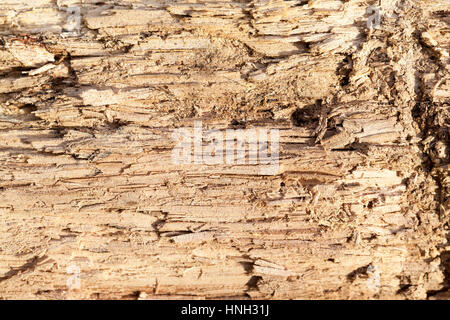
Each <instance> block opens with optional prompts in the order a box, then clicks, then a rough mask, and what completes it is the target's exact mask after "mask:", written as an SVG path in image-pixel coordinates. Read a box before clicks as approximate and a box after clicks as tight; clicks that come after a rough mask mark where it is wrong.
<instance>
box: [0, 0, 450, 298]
mask: <svg viewBox="0 0 450 320" xmlns="http://www.w3.org/2000/svg"><path fill="white" fill-rule="evenodd" d="M369 6H377V7H378V8H380V10H381V17H382V19H381V25H380V28H378V29H375V28H374V29H368V28H367V20H368V19H369V18H370V13H367V8H368V7H369ZM70 7H78V8H80V13H81V27H80V30H79V32H78V34H68V33H67V32H66V31H67V30H65V27H64V25H65V23H66V21H67V19H68V17H69V15H70V12H69V11H68V10H67V8H70ZM449 11H450V3H449V2H448V1H447V0H429V1H412V0H405V1H392V0H389V1H388V0H381V1H363V0H347V1H343V0H342V1H341V0H323V1H321V0H316V1H312V0H310V1H305V0H290V1H281V0H248V1H247V0H244V1H238V0H235V1H231V0H222V1H200V0H199V1H195V0H184V1H179V0H145V1H144V0H143V1H131V0H122V1H102V2H98V1H93V0H85V1H77V0H58V1H55V0H32V1H30V0H6V1H2V3H1V4H0V35H1V41H0V44H1V48H0V75H1V78H0V298H2V299H10V298H33V299H36V298H37V299H49V298H59V299H64V298H95V299H107V298H113V299H118V298H124V299H125V298H139V299H159V298H200V299H204V298H207V299H218V298H242V299H247V298H253V299H299V298H308V299H317V298H325V299H336V298H346V299H347V298H356V299H360V298H374V299H379V298H388V299H405V298H409V299H410V298H413V299H424V298H427V297H428V298H448V297H449V294H450V293H449V291H448V290H449V289H448V288H449V286H448V281H449V278H448V272H450V263H449V261H450V247H449V245H448V242H447V241H448V239H447V238H448V223H449V218H448V217H449V212H448V211H449V208H450V200H449V198H448V196H449V193H450V191H449V190H450V180H449V177H448V170H449V160H450V159H449V152H448V150H449V103H450V100H449V98H450V79H449V62H450V61H449V60H450V59H449V52H450V35H449V32H448V31H449V24H450V20H449ZM199 120H201V121H202V124H203V127H204V129H205V130H207V129H217V130H221V131H222V132H225V131H226V130H227V129H255V128H265V129H279V132H280V142H279V151H280V167H279V172H278V174H276V175H261V174H260V170H259V166H255V165H252V164H248V163H247V164H242V165H230V164H218V165H206V164H176V163H174V162H173V161H172V159H171V154H172V149H173V148H174V146H175V144H176V142H175V141H174V140H173V139H172V133H173V131H174V130H175V129H176V128H181V127H185V128H190V129H192V128H193V126H194V123H195V121H199ZM224 145H226V144H224ZM71 266H72V267H73V266H75V267H76V268H78V269H76V270H79V271H80V277H81V283H80V288H71V287H68V286H67V284H68V282H67V281H68V279H69V278H70V277H71V276H73V275H72V273H73V268H72V267H71ZM68 268H69V269H68ZM70 268H72V269H70ZM70 270H72V271H70Z"/></svg>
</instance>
